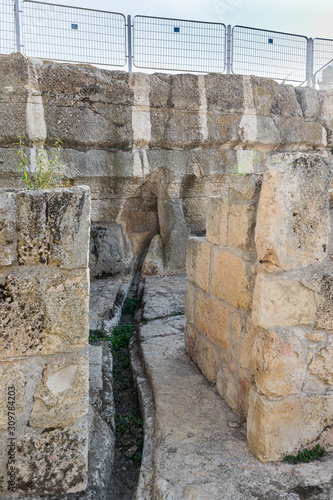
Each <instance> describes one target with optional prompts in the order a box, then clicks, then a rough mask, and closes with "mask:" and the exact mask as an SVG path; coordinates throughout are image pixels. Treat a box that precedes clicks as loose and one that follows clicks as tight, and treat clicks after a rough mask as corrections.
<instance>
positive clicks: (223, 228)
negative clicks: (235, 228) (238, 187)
mask: <svg viewBox="0 0 333 500" xmlns="http://www.w3.org/2000/svg"><path fill="white" fill-rule="evenodd" d="M228 221H229V199H228V198H224V199H223V200H222V204H221V219H220V243H221V245H223V246H225V247H226V246H227V245H228V230H229V224H228Z"/></svg>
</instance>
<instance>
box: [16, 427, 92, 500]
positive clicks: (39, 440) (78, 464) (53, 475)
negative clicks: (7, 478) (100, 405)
mask: <svg viewBox="0 0 333 500" xmlns="http://www.w3.org/2000/svg"><path fill="white" fill-rule="evenodd" d="M87 460H88V439H87V436H86V435H85V434H83V433H82V429H80V426H78V428H66V429H49V430H47V431H46V432H45V433H43V434H42V435H41V436H35V435H34V434H33V432H31V433H27V434H25V435H24V436H22V437H21V438H19V439H18V441H17V460H16V473H17V476H16V487H17V490H18V491H19V492H21V496H20V497H19V498H24V496H25V494H26V492H27V491H28V492H29V493H32V494H35V495H45V493H46V492H47V493H48V494H51V495H55V496H57V497H58V498H59V497H61V496H63V495H64V494H66V493H75V492H79V491H82V490H84V489H85V488H86V485H87V476H86V474H87V473H86V467H87ZM55 464H56V469H55ZM23 495H24V496H23ZM14 498H15V497H14Z"/></svg>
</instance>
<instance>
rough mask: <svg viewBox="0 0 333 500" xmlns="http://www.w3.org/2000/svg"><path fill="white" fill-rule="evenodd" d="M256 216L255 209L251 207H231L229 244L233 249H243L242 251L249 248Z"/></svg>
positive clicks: (234, 205)
mask: <svg viewBox="0 0 333 500" xmlns="http://www.w3.org/2000/svg"><path fill="white" fill-rule="evenodd" d="M254 215H255V208H254V207H253V206H251V205H236V204H233V205H231V207H230V219H229V224H230V236H229V243H230V245H231V246H232V247H237V248H241V249H242V250H247V249H248V248H249V243H250V234H251V229H252V227H253V224H254Z"/></svg>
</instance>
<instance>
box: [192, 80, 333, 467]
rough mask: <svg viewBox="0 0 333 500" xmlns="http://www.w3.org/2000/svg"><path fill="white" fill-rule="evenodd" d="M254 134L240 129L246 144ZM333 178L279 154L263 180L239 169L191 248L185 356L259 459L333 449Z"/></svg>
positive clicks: (307, 161) (326, 161)
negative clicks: (235, 418)
mask: <svg viewBox="0 0 333 500" xmlns="http://www.w3.org/2000/svg"><path fill="white" fill-rule="evenodd" d="M247 84H248V81H247ZM246 92H249V88H248V86H247V89H246ZM245 94H246V93H245ZM296 109H297V106H296V107H295V116H296V115H298V111H297V113H296ZM282 121H283V120H282V119H281V120H279V122H280V124H281V123H282ZM287 121H289V118H287ZM254 125H255V124H254V122H253V121H252V122H251V121H249V120H247V119H246V120H244V136H245V135H247V136H248V138H249V140H250V138H251V137H252V136H251V134H255V130H254V129H251V126H254ZM288 126H289V125H288ZM238 167H239V166H238ZM331 180H332V161H331V157H330V156H329V155H328V154H319V153H301V152H299V153H283V154H281V153H278V154H275V155H272V157H271V158H270V160H269V161H268V162H267V165H266V167H265V168H264V172H263V175H261V174H259V172H257V173H253V174H246V175H239V170H238V172H235V174H234V175H230V176H229V179H228V190H227V192H226V193H224V194H223V196H222V197H221V199H216V200H214V201H212V202H211V204H210V210H212V211H213V212H214V213H211V214H209V215H208V218H207V239H204V238H201V239H200V240H199V239H197V240H196V239H192V241H191V240H190V244H189V246H188V256H187V275H188V278H189V284H188V285H187V289H186V290H187V291H186V304H185V312H186V317H187V323H186V328H185V346H186V350H187V352H188V354H189V355H190V356H191V358H192V359H193V360H194V361H195V362H196V363H197V365H198V366H199V368H200V369H201V371H202V373H203V374H204V375H205V376H206V377H207V379H208V380H210V381H213V382H215V383H216V388H217V390H218V392H219V394H220V395H221V396H222V397H223V399H224V400H225V401H226V402H227V403H228V404H229V405H230V407H231V408H232V409H233V410H234V411H235V412H236V413H237V414H239V415H241V416H243V417H244V418H246V419H247V435H248V439H249V444H250V447H251V450H252V451H253V453H254V454H255V455H256V456H257V457H258V458H259V459H260V460H262V461H269V460H271V461H274V460H278V459H282V458H283V457H284V456H285V455H286V454H297V451H298V450H299V449H300V448H301V447H303V448H304V447H306V446H310V445H311V444H313V443H315V442H325V443H326V446H327V447H328V448H330V447H331V446H332V443H330V439H332V433H331V432H330V431H329V429H330V428H331V427H332V423H333V420H332V415H331V411H330V405H332V385H333V377H332V363H331V351H332V344H331V342H330V340H329V337H328V335H327V334H328V332H329V331H331V330H332V328H333V322H332V311H333V300H332V293H331V288H332V262H331V256H332V255H333V253H332V251H333V237H332V226H331V224H332V222H331V219H332V210H331V208H332V206H333V205H332V201H331V196H330V189H331ZM205 248H210V256H211V263H210V262H209V260H208V258H206V259H204V257H205V253H204V249H205ZM326 332H327V333H326ZM324 397H325V398H326V399H325V404H324V403H322V401H323V398H324ZM305 403H306V404H305ZM322 407H323V408H324V407H325V410H323V412H324V413H325V414H326V417H325V418H322V417H321V414H320V412H321V410H320V408H322ZM298 420H299V422H300V423H299V426H298V425H297V422H298ZM277 422H281V425H278V424H277ZM304 422H306V424H304ZM307 425H309V429H310V430H309V432H308V433H307V431H306V429H307ZM295 427H297V432H296V431H295V432H293V429H294V428H295Z"/></svg>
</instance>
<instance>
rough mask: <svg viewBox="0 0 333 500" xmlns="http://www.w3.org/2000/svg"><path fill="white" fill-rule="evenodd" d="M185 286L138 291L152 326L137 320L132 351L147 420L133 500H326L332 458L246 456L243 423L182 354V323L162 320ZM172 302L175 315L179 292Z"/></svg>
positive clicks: (168, 282) (171, 283)
mask: <svg viewBox="0 0 333 500" xmlns="http://www.w3.org/2000/svg"><path fill="white" fill-rule="evenodd" d="M162 280H163V290H164V293H163V294H160V290H161V281H162ZM184 284H185V283H184V280H183V282H182V283H180V282H179V283H178V286H177V285H176V280H175V277H174V276H170V277H164V278H160V277H155V278H149V280H146V284H145V291H144V296H143V303H144V306H143V307H144V309H143V318H148V317H150V318H151V320H150V321H146V322H145V321H143V323H142V325H141V327H140V329H139V336H138V343H137V345H136V346H133V347H132V360H133V364H134V368H135V370H136V377H137V382H138V387H139V394H140V397H141V402H142V404H143V406H144V408H143V411H144V412H145V411H146V410H147V413H148V416H149V418H147V419H145V438H146V440H145V445H144V450H143V461H142V468H141V477H140V482H139V489H138V494H137V499H138V500H149V499H158V500H162V499H163V500H164V499H165V500H166V499H168V500H181V499H191V500H212V499H214V500H220V499H221V500H222V499H223V500H244V499H246V500H254V499H261V500H282V499H283V500H303V499H316V500H331V499H332V485H333V467H332V465H333V459H332V455H331V454H327V455H326V456H325V457H323V458H321V459H320V460H319V461H315V462H312V463H308V464H298V465H290V464H287V463H285V462H275V463H266V464H263V463H261V462H259V460H257V459H256V458H254V456H253V455H252V454H251V452H250V450H249V447H248V445H247V440H246V429H245V427H244V423H243V420H241V418H240V417H238V416H236V415H235V414H234V413H233V412H232V411H231V410H230V409H229V407H228V406H227V405H226V404H225V403H224V401H223V400H222V399H221V397H220V396H219V394H218V393H217V391H216V388H215V386H214V385H213V384H212V383H210V382H208V381H207V380H206V379H205V377H204V376H203V375H202V373H201V372H200V371H199V369H198V367H197V366H196V365H195V364H194V362H193V361H191V359H190V358H189V357H188V355H187V354H186V353H185V348H184V338H183V335H184V333H183V330H184V323H185V318H184V316H183V315H182V314H181V315H177V316H174V314H176V313H175V312H172V313H171V314H172V315H171V316H164V317H161V310H164V311H166V309H165V305H164V304H165V302H166V301H168V300H169V301H170V303H175V298H176V296H177V290H176V288H178V290H180V289H181V290H183V287H184ZM153 296H154V297H155V302H154V304H152V301H151V300H149V297H153ZM158 297H160V300H159V298H158ZM178 297H179V299H178V300H179V304H178V311H179V312H180V313H181V312H183V311H184V294H183V292H182V293H178ZM173 311H174V310H173ZM164 314H165V313H164ZM154 316H155V317H158V318H159V319H153V318H154ZM140 359H141V365H140V362H139V360H140ZM150 391H151V394H150V395H149V392H150ZM277 424H278V423H277Z"/></svg>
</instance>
